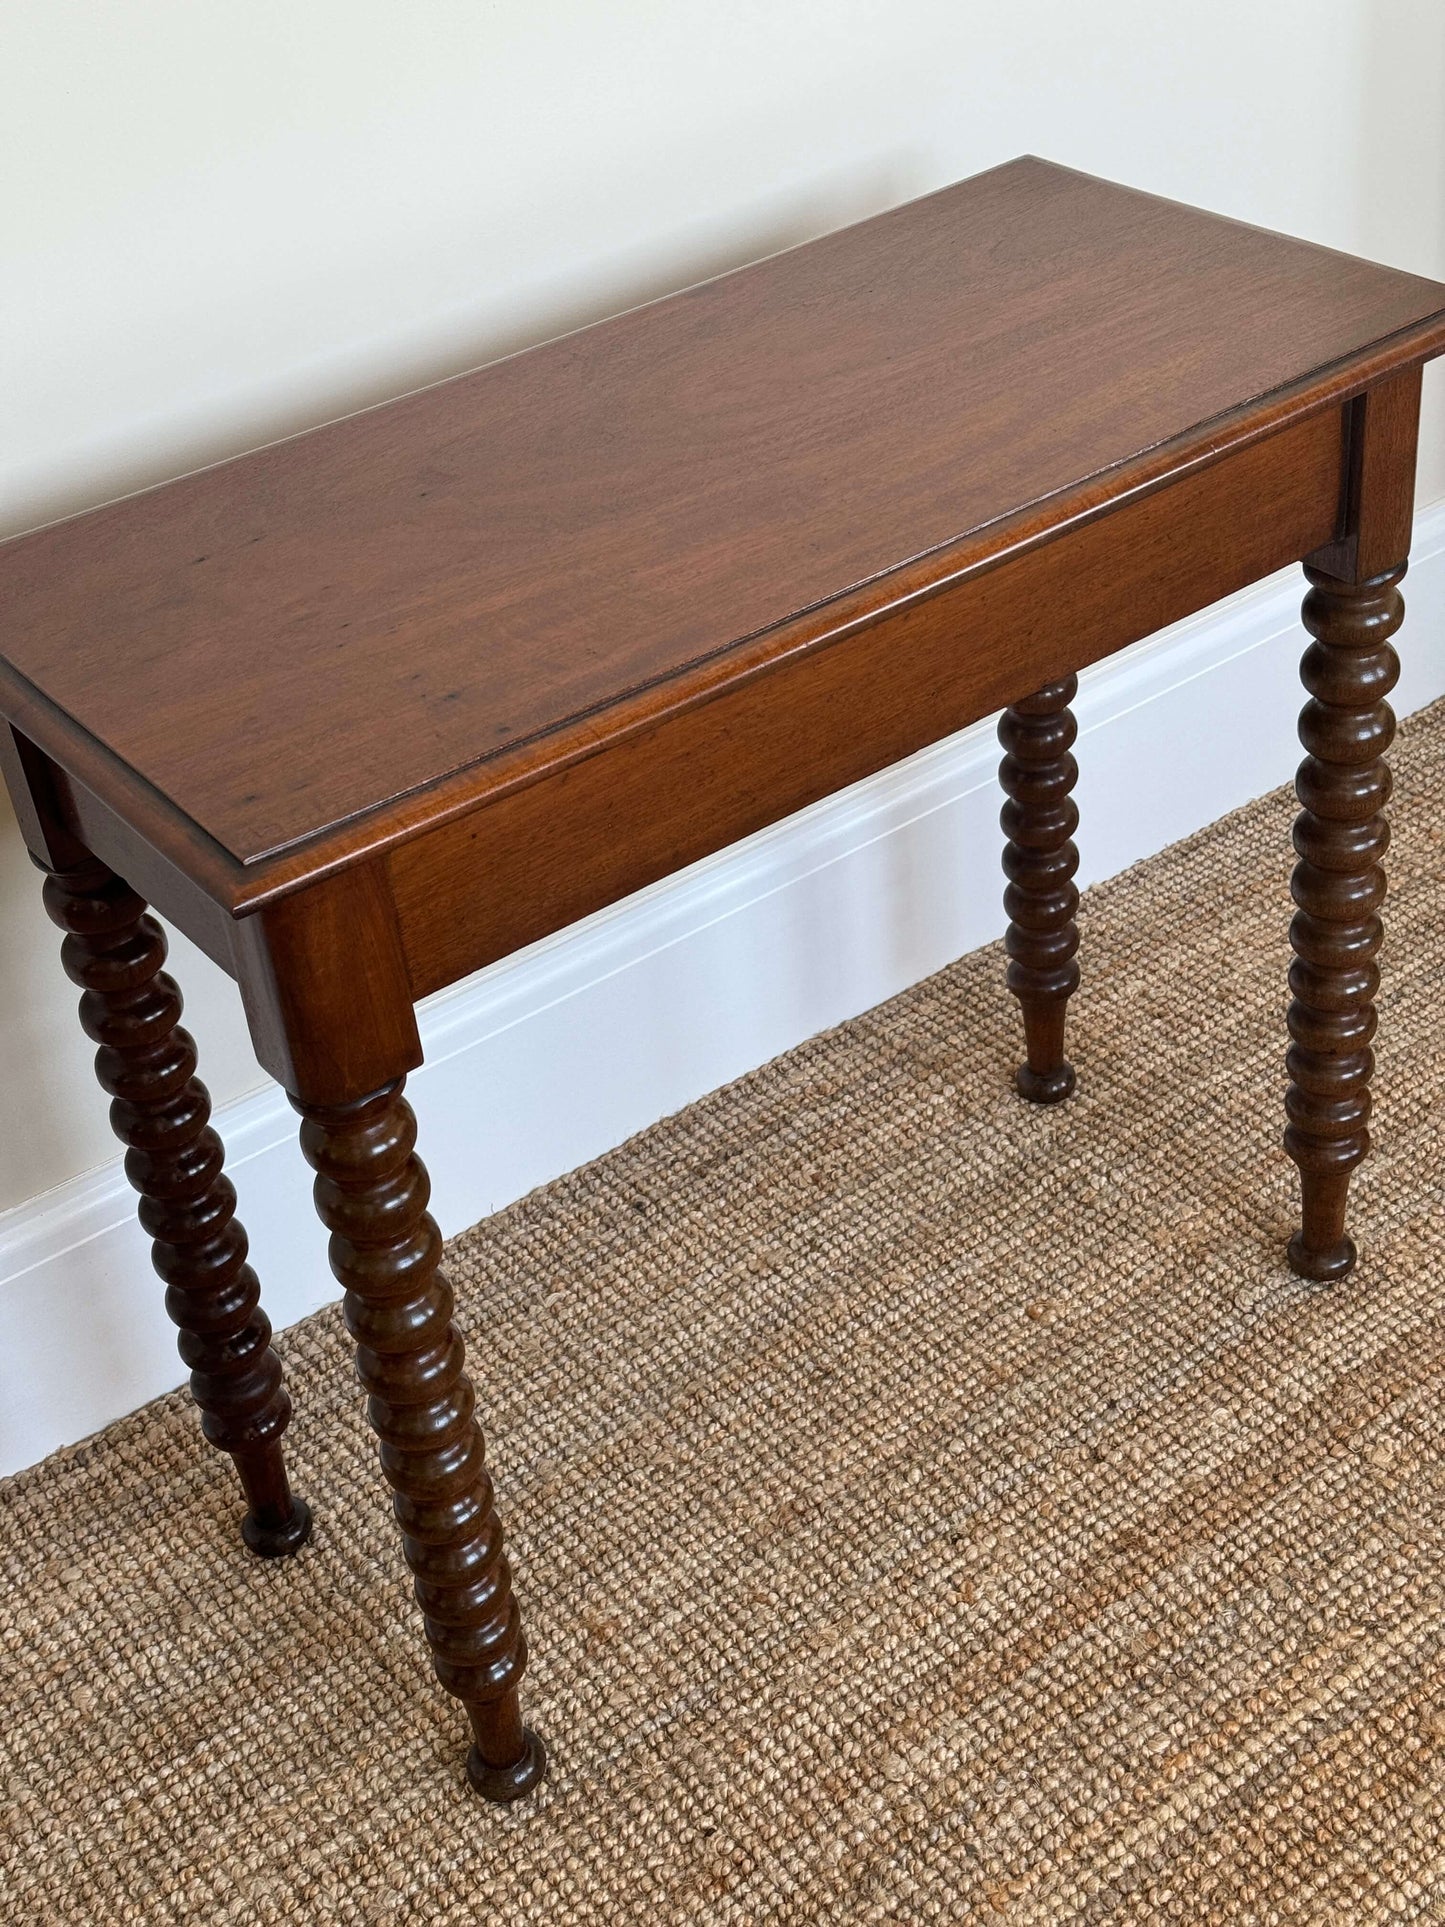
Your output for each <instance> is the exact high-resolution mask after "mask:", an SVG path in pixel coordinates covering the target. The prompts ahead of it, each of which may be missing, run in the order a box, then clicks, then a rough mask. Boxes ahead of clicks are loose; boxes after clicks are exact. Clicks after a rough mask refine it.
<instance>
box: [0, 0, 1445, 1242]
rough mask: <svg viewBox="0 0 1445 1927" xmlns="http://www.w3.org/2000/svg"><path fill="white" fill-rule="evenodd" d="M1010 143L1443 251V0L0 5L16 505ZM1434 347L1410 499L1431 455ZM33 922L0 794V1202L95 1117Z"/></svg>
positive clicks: (7, 421)
mask: <svg viewBox="0 0 1445 1927" xmlns="http://www.w3.org/2000/svg"><path fill="white" fill-rule="evenodd" d="M1026 150H1031V151H1033V152H1037V153H1042V154H1045V155H1048V156H1050V157H1051V158H1053V159H1057V160H1061V161H1065V162H1068V163H1070V164H1071V165H1074V166H1079V167H1084V168H1088V169H1092V170H1094V171H1096V172H1099V173H1102V174H1106V175H1111V176H1113V177H1115V178H1117V179H1120V180H1124V181H1128V182H1132V183H1134V184H1136V185H1139V186H1142V187H1147V188H1150V189H1153V190H1155V191H1157V192H1161V193H1165V194H1173V195H1177V196H1180V197H1182V198H1184V199H1187V200H1193V201H1198V202H1200V203H1202V204H1204V205H1206V206H1209V207H1214V208H1217V209H1219V210H1221V211H1222V212H1226V213H1229V214H1233V215H1237V216H1240V217H1243V218H1245V219H1248V220H1253V221H1258V222H1261V223H1263V224H1265V225H1268V226H1271V227H1279V228H1283V229H1287V230H1289V231H1291V232H1294V233H1297V234H1302V235H1306V236H1308V237H1310V238H1312V239H1315V240H1318V241H1322V242H1326V243H1328V244H1330V245H1333V246H1337V247H1342V248H1347V249H1354V250H1357V251H1360V252H1363V253H1366V254H1371V255H1374V256H1376V257H1378V258H1380V259H1383V260H1387V261H1391V262H1394V263H1396V264H1398V265H1399V266H1402V267H1408V268H1412V269H1415V270H1417V271H1419V272H1422V273H1426V274H1433V275H1437V276H1441V277H1445V8H1442V7H1441V5H1440V0H1214V3H1213V5H1212V6H1211V7H1210V8H1209V9H1208V10H1207V13H1206V12H1204V11H1202V10H1198V9H1185V8H1170V7H1161V6H1159V5H1158V0H1094V4H1093V5H1091V6H1088V7H1080V6H1078V5H1076V4H1074V0H1013V4H1011V5H1008V6H999V5H998V4H997V0H990V3H989V4H979V3H978V0H769V4H766V5H764V4H761V3H760V0H734V4H732V5H731V6H729V7H718V6H717V5H716V4H714V0H708V3H707V4H703V0H612V4H608V0H590V4H584V3H583V0H550V3H549V4H547V5H545V6H542V5H529V4H523V0H411V4H408V5H402V4H399V0H306V3H305V4H303V5H299V6H298V5H297V4H296V3H295V0H287V3H286V4H282V3H281V0H244V4H243V3H242V0H206V4H204V5H200V6H198V5H196V4H194V0H129V4H128V5H126V6H125V7H118V6H115V5H113V4H110V3H109V0H45V4H44V5H34V6H29V7H24V8H20V7H17V8H12V9H9V10H8V11H7V13H6V16H5V22H4V25H3V27H0V181H3V182H4V190H3V194H0V283H3V289H4V299H3V316H0V461H3V474H4V484H3V486H4V499H3V505H0V532H11V531H14V530H18V529H21V528H24V527H28V526H31V525H32V524H33V523H35V522H37V521H40V520H43V519H47V518H49V517H51V516H54V515H57V514H62V513H66V512H69V511H71V510H73V509H76V508H80V507H84V506H87V505H89V504H91V503H94V502H97V501H100V500H103V499H105V498H106V497H108V496H111V495H114V494H117V493H120V492H123V491H125V490H126V489H130V488H135V487H138V486H142V485H144V484H146V483H148V482H151V481H155V480H158V479H160V478H162V477H164V476H167V475H171V474H175V473H177V472H179V471H181V470H182V469H184V468H187V467H190V466H194V465H196V464H197V463H200V462H203V461H208V460H213V459H215V458H217V457H220V456H224V455H227V454H230V453H233V452H236V451H237V450H239V449H242V448H245V447H249V446H253V445H255V444H256V443H257V442H260V441H264V440H267V439H269V438H271V437H274V436H276V435H279V434H284V433H287V432H290V431H291V430H293V429H296V428H299V427H303V426H307V425H310V424H312V423H314V422H317V421H320V420H324V419H326V418H327V417H328V416H331V415H334V414H337V413H340V412H344V411H346V410H347V409H350V408H353V407H356V406H358V405H361V404H364V403H366V402H369V401H372V400H375V399H378V398H380V397H382V396H385V395H389V394H393V393H397V392H399V391H401V390H403V389H405V388H407V387H411V386H415V385H416V384H418V383H420V382H423V381H427V380H431V379H433V378H435V377H437V376H440V375H444V374H448V373H451V372H454V371H456V370H458V369H461V368H464V367H467V366H470V365H473V364H475V363H477V362H479V361H483V360H486V359H489V358H490V357H492V356H494V355H496V354H499V353H502V352H505V351H507V350H509V349H512V348H515V347H517V346H520V345H523V344H525V343H527V342H530V341H533V340H538V339H542V338H544V337H546V336H547V335H549V334H552V333H555V332H557V331H559V330H560V329H563V328H566V327H570V326H574V325H576V324H578V323H579V322H582V321H586V320H588V319H591V318H593V317H596V316H598V315H601V314H605V313H607V312H610V311H612V310H615V309H617V308H619V307H622V306H626V305H629V304H631V303H633V302H636V301H638V300H641V299H644V298H646V297H648V296H650V295H653V294H656V293H659V292H662V291H664V290H667V289H669V288H673V287H677V286H681V285H684V284H685V283H687V282H689V281H692V280H696V279H698V278H699V277H701V276H703V275H706V274H709V273H712V272H715V271H716V270H718V269H721V268H724V267H728V266H731V265H733V264H735V263H737V262H739V261H743V260H746V259H749V258H751V257H753V256H756V255H758V254H760V253H765V252H768V251H770V250H772V249H775V248H778V247H781V246H785V245H787V244H789V243H791V242H794V241H798V240H802V239H805V238H806V237H808V236H810V235H813V234H816V233H818V232H820V231H822V230H824V229H826V228H829V227H832V226H836V225H838V224H840V223H841V222H844V221H847V220H851V219H854V218H857V217H858V216H861V215H864V214H867V213H871V212H874V211H875V210H877V209H880V208H883V207H886V206H889V205H891V204H893V203H895V202H897V201H901V200H904V199H906V198H908V197H909V196H911V195H914V194H918V193H921V192H924V191H926V190H927V189H929V188H932V187H935V186H937V185H939V184H941V183H943V182H945V181H948V180H950V179H953V178H956V177H958V176H960V175H963V174H968V173H971V172H973V171H975V170H976V169H978V168H980V167H985V166H988V165H990V164H991V163H993V162H995V161H997V160H1000V159H1003V158H1006V157H1007V156H1009V155H1011V154H1014V153H1018V152H1021V151H1026ZM1442 388H1445V384H1442V382H1441V381H1439V380H1438V379H1437V380H1434V381H1432V382H1431V383H1430V391H1429V408H1430V413H1429V417H1428V421H1427V428H1426V434H1425V442H1424V448H1423V451H1422V471H1421V488H1420V499H1421V501H1422V502H1424V501H1429V500H1432V499H1434V498H1435V497H1436V496H1439V495H1442V494H1445V410H1442V407H1441V394H1442ZM55 942H56V935H55V932H53V931H52V930H51V929H50V927H49V925H48V924H47V923H46V922H45V921H44V919H43V917H42V915H41V913H40V910H39V905H38V891H37V890H36V887H35V879H34V876H33V873H32V872H31V871H30V869H29V867H28V865H27V863H26V862H25V859H24V855H23V851H22V850H21V848H20V845H19V841H18V837H17V836H16V834H15V831H14V827H13V824H11V823H10V822H9V821H8V818H7V819H6V821H5V823H4V825H3V829H0V1008H3V1010H4V1011H5V1018H4V1024H3V1031H0V1092H3V1093H4V1094H5V1096H4V1105H3V1109H0V1120H3V1122H0V1208H3V1207H4V1206H6V1205H9V1204H13V1203H15V1202H17V1201H18V1200H20V1199H23V1198H25V1197H28V1196H30V1195H32V1194H33V1193H35V1192H37V1191H39V1190H41V1189H43V1188H45V1187H46V1186H49V1185H52V1184H56V1183H58V1182H60V1181H61V1180H63V1179H65V1178H67V1177H69V1176H71V1175H72V1174H74V1173H75V1172H77V1171H80V1170H83V1169H85V1168H86V1167H88V1166H90V1165H93V1164H96V1163H98V1162H101V1161H102V1160H104V1159H107V1158H109V1157H110V1156H111V1155H112V1154H113V1150H114V1146H113V1142H112V1140H111V1138H110V1136H109V1133H108V1131H107V1128H106V1123H105V1117H104V1108H103V1105H102V1103H101V1101H100V1099H99V1096H98V1093H97V1092H96V1091H95V1089H94V1086H93V1084H92V1083H91V1079H90V1072H89V1051H88V1047H87V1046H86V1045H85V1043H84V1040H83V1039H82V1038H81V1037H80V1034H79V1032H78V1029H77V1027H76V1025H75V1021H74V1016H73V998H72V993H71V991H70V988H69V986H68V985H66V984H65V983H64V981H63V979H62V978H61V977H60V974H59V971H58V967H57V965H56V962H55ZM178 951H179V953H180V954H179V956H178V964H177V969H178V974H180V975H181V977H182V979H183V981H184V983H185V985H186V988H187V991H188V994H189V998H190V1009H191V1019H190V1021H191V1023H192V1027H193V1028H194V1029H195V1031H196V1032H197V1035H198V1037H199V1039H200V1042H201V1046H202V1053H203V1058H204V1062H205V1073H206V1075H207V1078H208V1080H209V1082H210V1083H211V1085H212V1088H213V1090H214V1091H215V1092H216V1093H217V1094H218V1096H221V1097H229V1096H232V1095H235V1094H238V1093H239V1092H241V1091H243V1090H245V1089H247V1088H249V1087H251V1086H253V1085H254V1084H256V1083H257V1082H258V1081H259V1080H258V1076H257V1073H256V1070H255V1067H254V1064H253V1062H252V1060H251V1057H250V1053H249V1048H248V1046H247V1042H246V1038H245V1032H244V1027H243V1025H242V1023H241V1019H240V1013H239V1009H238V1007H237V1005H236V1000H235V996H234V992H233V991H232V989H231V987H230V985H229V984H228V983H227V982H226V980H225V979H224V978H223V977H222V976H221V975H220V973H219V972H217V971H216V970H215V969H214V968H213V967H212V966H211V965H209V964H207V963H206V962H205V960H204V959H202V958H200V957H198V956H196V955H195V954H194V953H193V952H191V951H190V950H189V948H188V947H187V946H183V945H182V946H178ZM21 1092H23V1093H25V1095H26V1098H27V1103H26V1105H25V1106H24V1110H25V1115H26V1123H25V1126H24V1129H23V1130H20V1129H17V1128H16V1123H15V1120H16V1117H17V1115H18V1112H19V1109H20V1107H19V1106H18V1105H17V1104H16V1102H15V1098H16V1094H17V1093H21Z"/></svg>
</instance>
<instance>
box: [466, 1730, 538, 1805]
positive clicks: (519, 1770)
mask: <svg viewBox="0 0 1445 1927" xmlns="http://www.w3.org/2000/svg"><path fill="white" fill-rule="evenodd" d="M522 1737H523V1739H524V1740H525V1742H526V1746H525V1750H524V1751H523V1753H522V1757H521V1758H520V1759H519V1760H516V1761H514V1762H513V1764H512V1765H511V1766H492V1765H490V1764H489V1763H488V1762H487V1761H486V1760H484V1759H483V1758H482V1756H481V1754H480V1752H479V1751H478V1750H477V1747H476V1745H475V1743H473V1745H472V1748H471V1750H470V1751H469V1752H468V1754H467V1778H468V1780H469V1781H470V1782H471V1785H472V1790H473V1792H475V1793H480V1794H481V1796H482V1798H483V1799H484V1800H494V1801H497V1802H498V1803H505V1802H506V1801H509V1800H520V1799H522V1798H523V1797H524V1796H525V1795H526V1794H528V1793H530V1792H531V1791H532V1788H533V1787H534V1786H536V1784H537V1782H538V1781H539V1780H540V1779H541V1778H542V1775H543V1774H544V1773H545V1772H546V1771H547V1749H546V1747H545V1746H543V1744H542V1742H541V1740H540V1739H539V1738H538V1737H537V1735H536V1734H535V1733H534V1732H533V1731H532V1729H531V1727H530V1726H524V1727H523V1728H522Z"/></svg>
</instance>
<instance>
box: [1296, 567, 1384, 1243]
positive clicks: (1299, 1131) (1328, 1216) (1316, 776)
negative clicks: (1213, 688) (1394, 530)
mask: <svg viewBox="0 0 1445 1927" xmlns="http://www.w3.org/2000/svg"><path fill="white" fill-rule="evenodd" d="M1404 573H1405V568H1404V564H1403V563H1402V564H1401V565H1400V566H1399V567H1397V568H1394V569H1388V570H1386V571H1385V572H1384V573H1383V574H1381V575H1376V576H1372V577H1370V578H1369V579H1368V580H1366V581H1363V582H1359V583H1353V584H1351V583H1346V582H1341V581H1337V580H1336V579H1335V578H1334V577H1333V576H1329V575H1326V574H1324V573H1323V572H1322V571H1321V570H1319V569H1314V568H1306V570H1305V574H1306V575H1307V576H1308V578H1309V580H1310V583H1311V584H1312V587H1311V589H1310V591H1309V594H1308V595H1307V596H1306V597H1305V601H1304V624H1305V627H1306V629H1308V631H1309V632H1310V634H1311V635H1312V636H1313V637H1314V638H1315V640H1314V641H1313V642H1312V643H1311V644H1310V646H1309V648H1308V649H1307V650H1306V651H1305V655H1304V662H1303V665H1302V667H1301V671H1300V673H1301V676H1302V679H1303V681H1304V685H1305V688H1306V689H1308V690H1309V692H1310V700H1309V701H1308V702H1307V703H1306V704H1305V706H1304V708H1303V710H1302V711H1301V712H1300V725H1299V728H1300V741H1301V742H1302V743H1303V744H1304V747H1305V750H1306V752H1307V754H1306V756H1305V759H1304V761H1303V762H1302V763H1301V764H1300V768H1299V775H1298V776H1297V778H1296V779H1295V793H1296V794H1297V795H1298V797H1299V800H1300V805H1301V808H1300V814H1299V816H1298V817H1297V818H1296V820H1295V826H1294V847H1295V850H1296V852H1297V853H1298V856H1299V862H1298V863H1297V864H1296V865H1295V871H1294V877H1293V880H1292V882H1291V885H1290V891H1291V895H1292V896H1293V897H1294V901H1295V904H1296V906H1297V908H1296V911H1295V916H1294V920H1293V922H1292V923H1291V925H1290V933H1289V934H1290V943H1291V945H1292V946H1293V949H1294V953H1295V957H1294V962H1293V964H1292V965H1291V966H1290V973H1289V987H1290V991H1291V993H1292V1001H1291V1003H1290V1007H1289V1034H1290V1038H1291V1043H1290V1047H1289V1054H1288V1057H1287V1058H1286V1060H1285V1061H1286V1068H1287V1069H1288V1072H1289V1079H1290V1083H1289V1093H1288V1096H1287V1099H1286V1109H1287V1111H1288V1114H1289V1125H1288V1128H1287V1129H1286V1131H1285V1138H1284V1142H1285V1149H1286V1150H1287V1151H1288V1152H1289V1154H1290V1156H1291V1157H1292V1158H1293V1159H1294V1161H1295V1163H1296V1164H1297V1165H1298V1166H1299V1171H1300V1187H1301V1192H1302V1216H1301V1224H1300V1229H1299V1230H1298V1231H1297V1232H1296V1233H1295V1235H1294V1236H1293V1238H1291V1240H1290V1245H1289V1261H1290V1264H1291V1266H1292V1267H1293V1268H1294V1270H1295V1271H1297V1272H1298V1273H1299V1275H1300V1276H1301V1277H1302V1278H1317V1279H1329V1278H1343V1277H1344V1276H1345V1274H1346V1273H1347V1272H1348V1271H1349V1270H1350V1269H1351V1268H1352V1267H1353V1265H1354V1262H1355V1247H1354V1243H1353V1241H1352V1240H1351V1239H1350V1238H1349V1237H1348V1236H1347V1235H1346V1232H1345V1194H1346V1192H1347V1190H1348V1189H1349V1182H1350V1173H1351V1172H1352V1171H1353V1170H1354V1168H1355V1166H1356V1165H1357V1164H1358V1163H1359V1162H1360V1159H1361V1158H1362V1157H1364V1155H1365V1153H1366V1151H1368V1149H1369V1148H1370V1134H1369V1129H1368V1123H1369V1116H1370V1077H1371V1075H1372V1073H1373V1071H1374V1065H1375V1060H1374V1053H1373V1052H1372V1050H1371V1049H1370V1041H1371V1039H1372V1038H1373V1036H1374V1034H1375V1009H1374V998H1375V993H1376V991H1377V990H1378V988H1379V982H1380V973H1379V968H1378V966H1377V964H1376V962H1375V953H1376V952H1377V951H1378V949H1379V947H1380V938H1381V935H1382V926H1381V923H1380V905H1381V903H1382V902H1383V901H1384V896H1385V873H1384V870H1383V869H1382V868H1381V865H1380V859H1381V858H1382V857H1383V856H1384V854H1385V848H1386V845H1387V844H1388V842H1389V838H1390V831H1389V825H1388V824H1387V823H1386V821H1385V817H1384V814H1383V811H1384V807H1385V804H1386V802H1387V801H1388V799H1389V795H1390V771H1389V768H1388V766H1387V765H1386V763H1385V761H1384V752H1385V750H1386V749H1388V748H1389V745H1390V739H1391V737H1392V736H1393V735H1394V733H1395V717H1394V713H1393V712H1392V710H1391V708H1390V705H1389V704H1388V703H1387V702H1386V701H1385V698H1386V696H1388V695H1389V693H1390V691H1391V690H1392V689H1393V688H1394V686H1395V679H1396V677H1397V676H1398V675H1399V672H1400V665H1399V663H1398V661H1397V660H1396V656H1395V651H1394V650H1393V649H1392V648H1391V646H1390V637H1391V636H1392V635H1394V633H1395V631H1396V630H1397V629H1398V628H1399V626H1400V623H1401V621H1402V620H1403V618H1404V613H1405V605H1404V601H1403V598H1402V597H1401V595H1400V592H1399V590H1398V589H1397V588H1396V586H1395V585H1396V583H1398V582H1399V580H1400V578H1401V577H1402V576H1403V575H1404Z"/></svg>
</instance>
